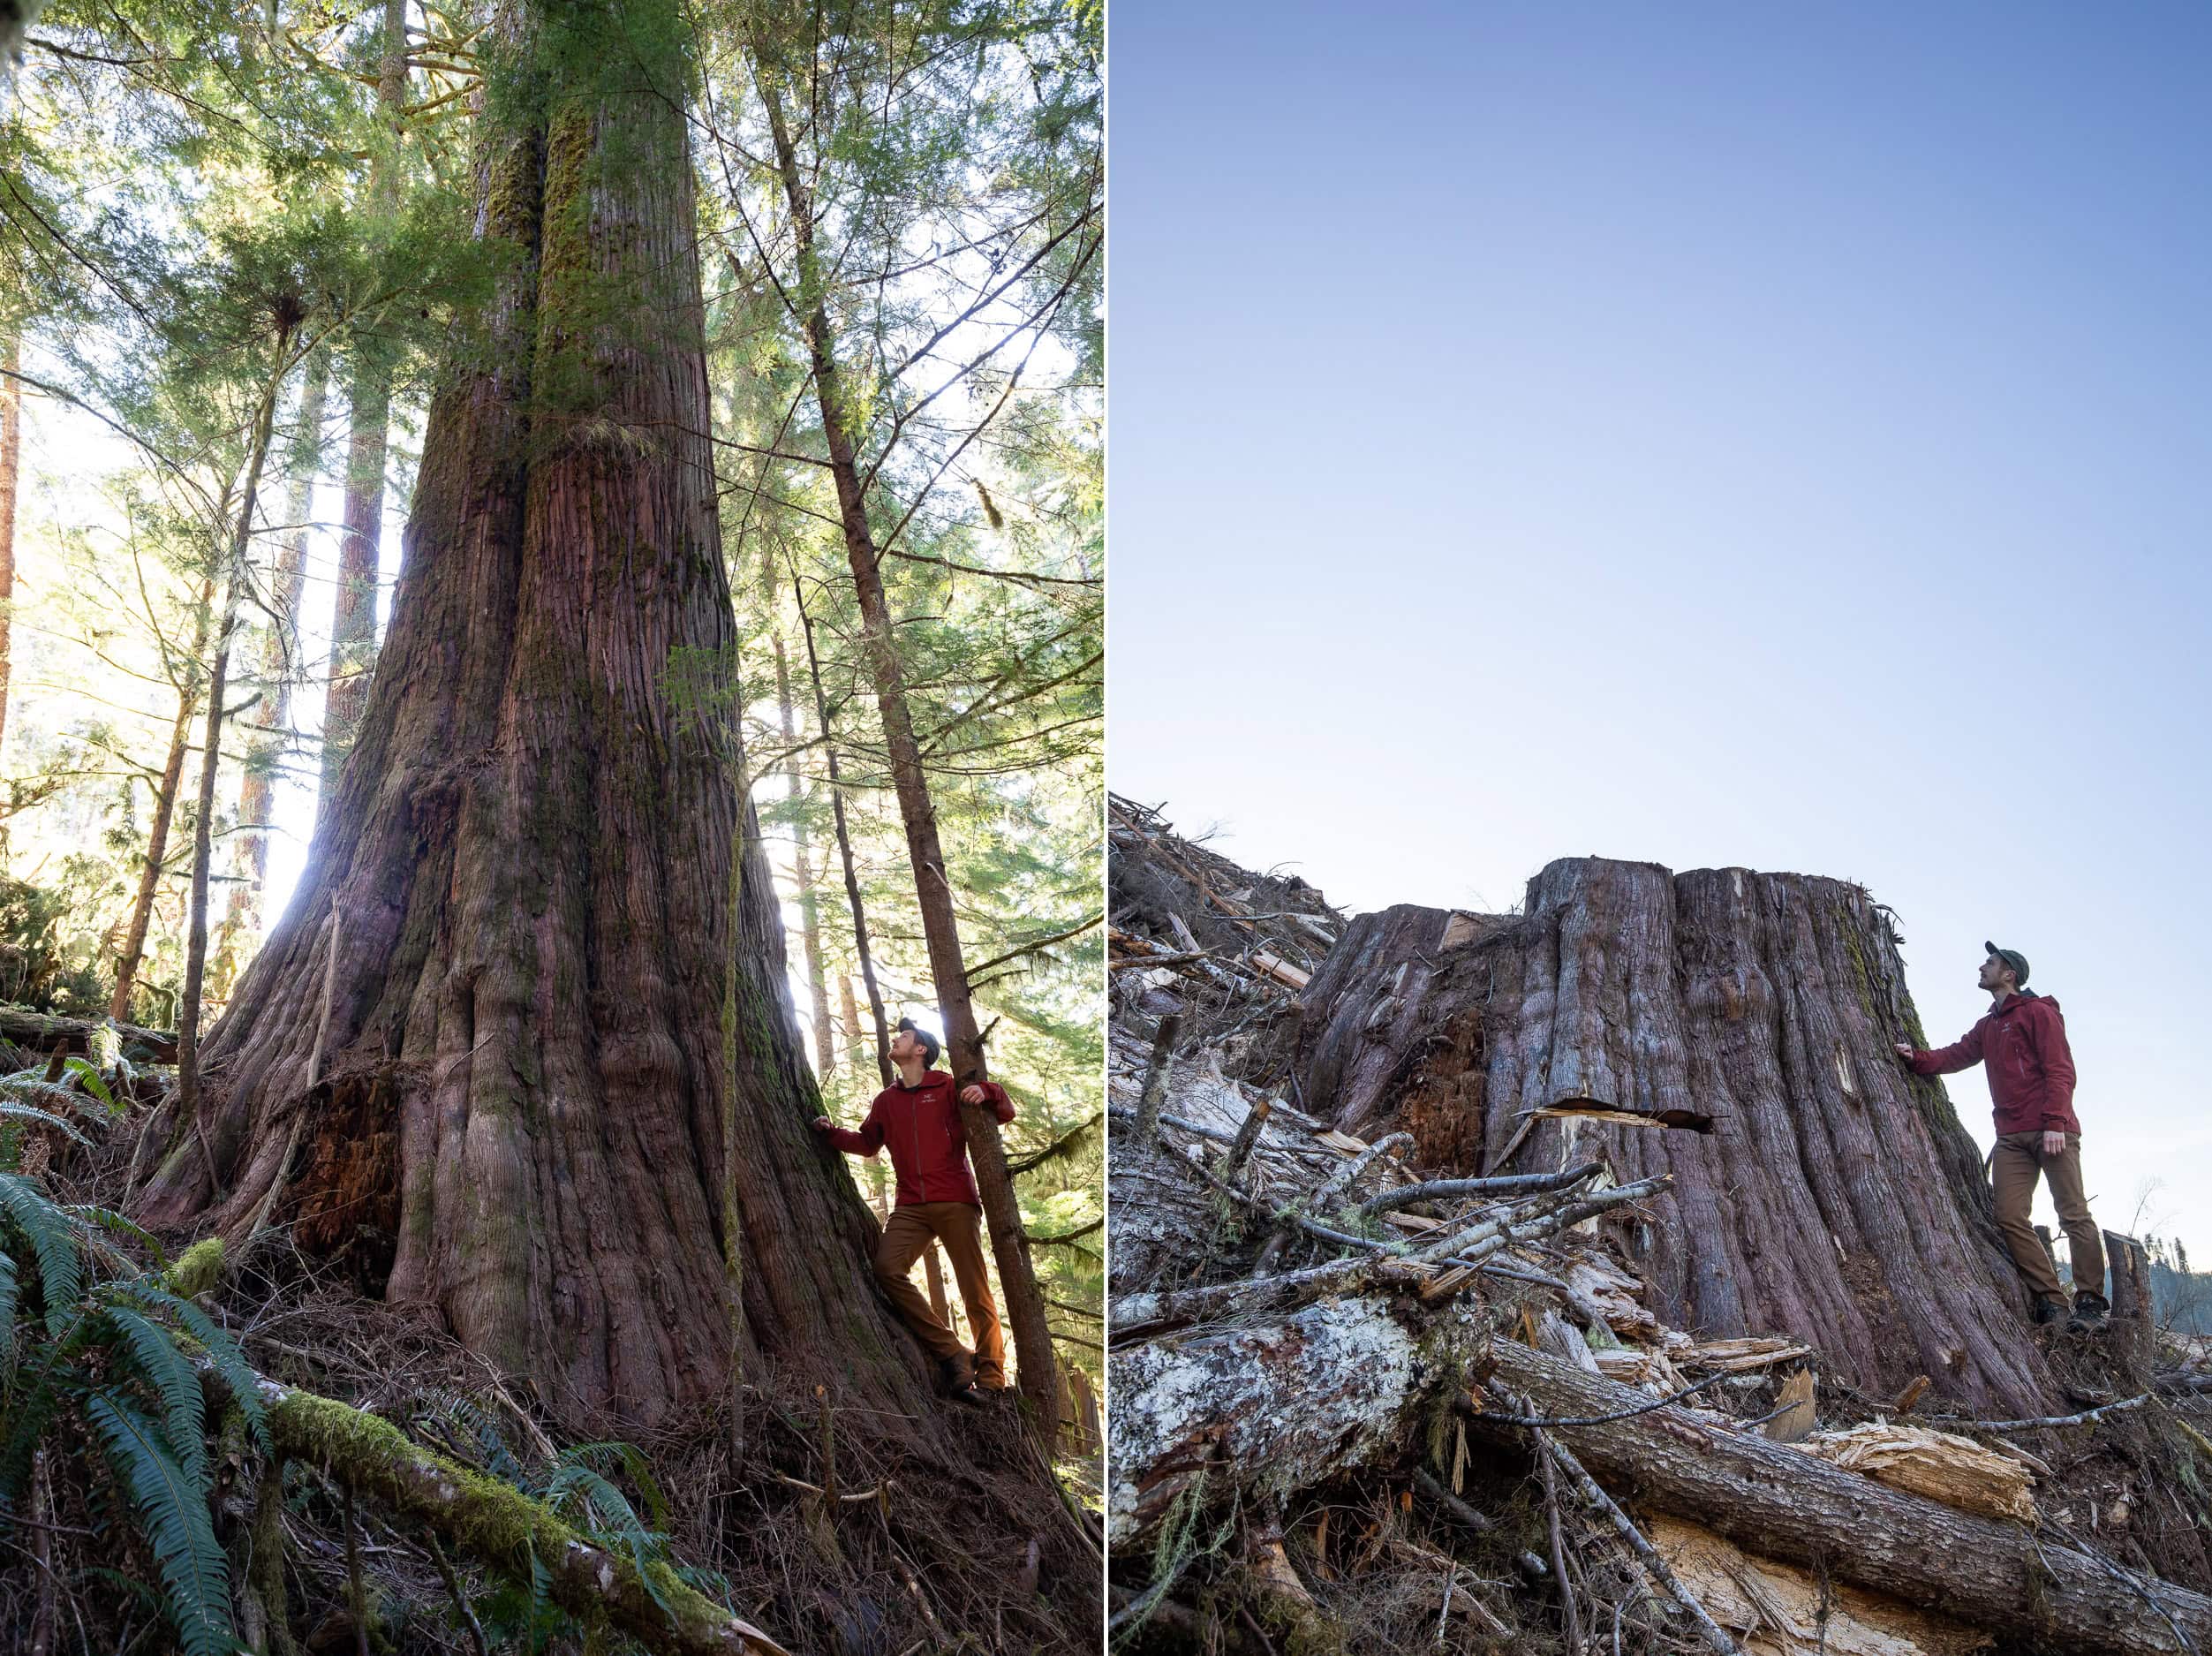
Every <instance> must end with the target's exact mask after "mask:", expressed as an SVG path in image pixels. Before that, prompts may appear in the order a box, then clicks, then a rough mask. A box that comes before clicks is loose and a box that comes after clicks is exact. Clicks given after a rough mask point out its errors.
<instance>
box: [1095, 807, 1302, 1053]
mask: <svg viewBox="0 0 2212 1656" xmlns="http://www.w3.org/2000/svg"><path fill="white" fill-rule="evenodd" d="M1106 808H1107V828H1108V843H1109V847H1110V858H1109V860H1108V863H1107V873H1106V886H1107V891H1106V896H1107V906H1108V908H1109V911H1110V912H1111V916H1112V919H1111V924H1110V926H1109V928H1108V930H1107V934H1106V940H1107V945H1108V949H1109V961H1108V972H1109V974H1110V979H1111V983H1112V988H1113V1003H1114V1007H1115V1008H1116V1009H1118V1010H1120V1011H1121V1012H1123V1013H1125V1014H1129V1015H1133V1016H1136V1017H1145V1018H1152V1017H1162V1016H1165V1015H1168V1014H1181V1015H1182V1017H1183V1018H1184V1025H1183V1032H1184V1034H1185V1036H1186V1037H1188V1038H1190V1039H1198V1038H1210V1039H1215V1040H1220V1041H1222V1042H1223V1043H1224V1044H1225V1046H1227V1047H1232V1048H1234V1049H1235V1050H1237V1051H1239V1052H1242V1051H1243V1050H1245V1049H1246V1048H1249V1047H1251V1046H1252V1045H1253V1044H1254V1042H1255V1040H1257V1039H1259V1038H1260V1037H1262V1036H1264V1035H1265V1033H1266V1032H1269V1031H1270V1030H1272V1028H1273V1026H1274V1025H1275V1024H1276V1022H1277V1020H1278V1019H1279V1018H1280V1017H1281V1016H1282V1015H1283V1014H1284V1013H1285V1012H1287V1010H1289V1009H1290V1006H1291V1002H1290V999H1289V996H1290V995H1291V994H1295V992H1296V991H1298V990H1301V989H1302V988H1304V987H1306V985H1307V983H1308V982H1309V981H1310V979H1311V978H1312V975H1313V972H1314V971H1315V969H1316V967H1317V966H1318V964H1320V961H1321V957H1322V956H1323V955H1325V953H1327V951H1328V949H1329V948H1330V947H1331V946H1332V944H1333V943H1334V942H1335V941H1336V940H1337V938H1338V937H1339V935H1340V934H1341V932H1342V930H1343V925H1344V917H1343V916H1342V915H1341V914H1340V913H1339V912H1337V911H1336V910H1334V909H1332V908H1331V907H1330V906H1329V903H1328V899H1327V898H1325V897H1324V896H1322V895H1321V893H1320V892H1319V891H1317V890H1316V889H1315V888H1313V887H1311V886H1310V885H1308V884H1307V883H1306V882H1305V881H1303V880H1302V879H1301V878H1299V877H1298V876H1297V875H1296V874H1288V873H1264V874H1262V873H1252V872H1251V871H1250V870H1249V869H1245V868H1240V867H1239V866H1237V865H1236V864H1234V863H1233V862H1231V861H1230V860H1229V859H1228V858H1226V857H1223V856H1222V855H1220V854H1219V852H1217V851H1209V850H1207V849H1206V848H1205V847H1204V845H1202V844H1199V843H1197V842H1196V841H1193V840H1187V839H1184V838H1182V837H1181V836H1180V835H1178V834H1176V833H1175V832H1174V829H1173V828H1170V827H1169V826H1168V825H1167V824H1166V821H1164V820H1162V819H1161V817H1160V815H1159V812H1158V810H1157V809H1155V808H1152V807H1149V806H1145V805H1138V804H1136V802H1134V801H1133V800H1129V799H1125V798H1121V796H1120V795H1119V794H1109V795H1107V797H1106Z"/></svg>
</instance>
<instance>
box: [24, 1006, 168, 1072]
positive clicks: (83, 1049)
mask: <svg viewBox="0 0 2212 1656" xmlns="http://www.w3.org/2000/svg"><path fill="white" fill-rule="evenodd" d="M103 1030H112V1031H114V1032H115V1033H116V1035H117V1038H118V1039H119V1040H121V1041H122V1043H123V1050H124V1053H125V1055H126V1056H128V1055H130V1054H131V1053H132V1050H133V1049H134V1048H135V1049H136V1050H137V1052H138V1054H139V1055H140V1057H141V1058H142V1059H143V1060H144V1061H146V1062H151V1063H175V1062H177V1032H176V1031H174V1030H168V1029H141V1028H140V1027H139V1026H138V1025H136V1024H111V1023H109V1021H108V1020H106V1019H105V1018H101V1019H98V1020H87V1019H85V1018H81V1017H58V1016H57V1015H56V1014H54V1013H51V1012H34V1011H32V1010H31V1009H30V1008H28V1007H25V1006H0V1040H5V1041H8V1042H10V1043H11V1044H12V1045H14V1046H18V1047H23V1048H24V1049H25V1050H26V1051H33V1050H35V1051H38V1052H42V1053H50V1052H52V1051H53V1050H54V1047H55V1045H56V1043H57V1042H58V1043H59V1044H60V1046H61V1048H62V1050H63V1051H64V1052H66V1053H72V1054H76V1055H80V1056H81V1055H84V1054H86V1053H88V1052H90V1051H91V1050H92V1044H93V1041H94V1039H95V1038H96V1037H97V1036H98V1035H99V1033H100V1032H102V1031H103Z"/></svg>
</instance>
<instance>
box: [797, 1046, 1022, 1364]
mask: <svg viewBox="0 0 2212 1656" xmlns="http://www.w3.org/2000/svg"><path fill="white" fill-rule="evenodd" d="M937 1051H938V1047H937V1037H936V1036H934V1035H932V1034H931V1033H930V1032H928V1031H927V1030H925V1029H922V1028H918V1027H917V1025H915V1022H914V1020H913V1019H912V1018H910V1017H902V1018H901V1019H900V1020H899V1031H898V1033H897V1034H895V1035H894V1036H893V1037H892V1038H891V1062H893V1063H895V1064H896V1065H897V1066H898V1069H899V1078H898V1080H897V1081H896V1082H895V1083H894V1084H893V1085H890V1086H887V1087H886V1088H884V1090H883V1091H882V1092H880V1093H877V1094H876V1096H875V1101H874V1102H873V1103H872V1104H871V1105H869V1107H868V1115H867V1119H866V1120H864V1121H863V1122H862V1123H860V1127H859V1130H857V1131H852V1130H848V1129H846V1128H842V1127H840V1126H838V1125H836V1124H835V1123H833V1122H832V1121H831V1120H830V1119H829V1117H828V1116H827V1115H818V1116H816V1117H815V1118H814V1130H815V1131H816V1132H818V1133H820V1134H822V1135H824V1136H825V1137H826V1138H828V1140H829V1141H830V1143H832V1144H834V1145H835V1146H837V1147H838V1148H839V1149H840V1150H842V1151H844V1152H845V1153H847V1154H848V1155H856V1156H872V1155H873V1154H875V1153H876V1152H877V1151H879V1150H880V1149H882V1148H883V1147H884V1146H890V1150H891V1168H892V1171H893V1172H894V1173H895V1174H897V1176H898V1191H897V1195H896V1199H895V1206H893V1208H892V1209H891V1217H890V1218H889V1219H888V1220H887V1221H884V1226H883V1239H882V1240H881V1241H880V1243H878V1244H876V1258H875V1272H876V1281H877V1282H880V1283H882V1284H883V1290H884V1292H885V1293H887V1294H888V1295H890V1296H891V1300H892V1303H893V1304H895V1305H896V1306H898V1308H899V1314H900V1315H901V1316H902V1317H903V1318H905V1319H906V1325H907V1327H910V1328H911V1329H913V1331H914V1334H915V1336H916V1337H917V1339H919V1340H920V1341H921V1342H922V1343H923V1344H924V1345H925V1346H926V1347H928V1348H929V1350H930V1354H931V1355H932V1356H933V1357H936V1358H937V1360H938V1363H939V1365H940V1366H941V1367H942V1369H943V1371H944V1375H945V1382H946V1385H947V1387H948V1388H950V1389H951V1391H952V1393H953V1395H955V1396H972V1395H973V1394H974V1392H975V1391H976V1389H977V1388H978V1387H980V1388H982V1389H984V1390H985V1391H1003V1390H1005V1389H1006V1337H1005V1335H1002V1334H1001V1333H1000V1329H999V1308H998V1307H997V1306H996V1305H994V1304H993V1303H992V1301H991V1283H990V1280H989V1279H988V1278H987V1277H986V1276H985V1274H984V1266H983V1237H982V1220H983V1199H982V1198H981V1197H980V1196H978V1194H977V1193H976V1181H975V1176H974V1175H973V1174H972V1173H970V1171H969V1169H968V1129H967V1126H966V1124H965V1123H963V1122H962V1121H961V1119H960V1103H959V1100H955V1098H954V1096H953V1078H952V1077H951V1076H949V1075H947V1073H946V1072H945V1071H944V1070H937V1069H932V1067H931V1066H932V1064H934V1063H935V1062H937ZM960 1098H961V1099H964V1100H967V1101H968V1102H969V1103H970V1104H989V1105H990V1106H991V1107H992V1108H993V1109H994V1110H995V1111H996V1112H997V1113H998V1117H999V1124H1000V1126H1004V1125H1005V1124H1006V1123H1008V1122H1010V1121H1012V1120H1013V1119H1014V1101H1013V1100H1011V1099H1009V1098H1008V1097H1007V1095H1006V1089H1005V1088H1004V1087H1002V1086H1000V1085H999V1084H998V1083H997V1082H995V1081H983V1082H978V1083H976V1084H974V1085H970V1086H967V1087H964V1088H963V1089H962V1090H961V1093H960ZM932 1237H935V1238H936V1239H937V1240H938V1241H940V1242H942V1243H943V1244H945V1252H946V1254H947V1257H948V1258H950V1259H951V1260H952V1262H953V1275H954V1277H955V1279H956V1280H957V1281H958V1282H959V1283H960V1297H961V1302H962V1303H963V1304H965V1305H966V1306H967V1307H968V1320H969V1322H970V1324H971V1325H972V1326H973V1327H974V1328H975V1333H976V1350H975V1356H974V1357H972V1358H970V1356H969V1354H968V1351H967V1349H966V1348H965V1347H964V1346H963V1345H962V1344H961V1343H960V1339H959V1336H958V1335H955V1334H954V1333H953V1331H952V1330H951V1329H950V1328H947V1327H946V1326H945V1325H944V1324H943V1323H941V1322H940V1321H939V1320H937V1313H936V1312H934V1311H933V1310H932V1309H931V1307H930V1303H929V1301H928V1300H927V1299H925V1298H924V1297H923V1296H922V1292H921V1290H920V1289H917V1288H916V1287H915V1286H914V1284H913V1282H911V1281H910V1280H909V1279H908V1276H907V1273H908V1272H910V1271H911V1270H912V1269H913V1268H914V1261H915V1260H917V1259H920V1258H921V1257H922V1252H923V1250H925V1248H927V1247H928V1246H929V1244H930V1239H931V1238H932Z"/></svg>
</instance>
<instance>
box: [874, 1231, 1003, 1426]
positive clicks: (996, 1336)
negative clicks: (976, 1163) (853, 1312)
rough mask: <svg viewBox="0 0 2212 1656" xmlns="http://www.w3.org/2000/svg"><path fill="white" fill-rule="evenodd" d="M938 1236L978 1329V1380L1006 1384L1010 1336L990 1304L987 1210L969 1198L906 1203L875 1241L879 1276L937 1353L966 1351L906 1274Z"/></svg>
mask: <svg viewBox="0 0 2212 1656" xmlns="http://www.w3.org/2000/svg"><path fill="white" fill-rule="evenodd" d="M932 1236H934V1237H935V1238H936V1239H937V1240H938V1241H940V1242H941V1243H943V1244H945V1252H946V1254H947V1257H948V1258H949V1259H951V1260H952V1262H953V1276H954V1279H955V1281H957V1282H959V1284H960V1298H961V1303H962V1304H964V1305H966V1306H967V1307H968V1320H969V1322H970V1323H971V1324H972V1325H973V1326H974V1327H975V1331H976V1379H977V1380H978V1381H979V1382H981V1383H982V1384H984V1385H985V1386H1003V1385H1005V1384H1006V1336H1005V1335H1002V1334H1000V1332H999V1308H998V1307H997V1306H996V1305H994V1304H992V1303H991V1282H990V1279H989V1278H988V1277H987V1276H985V1274H984V1269H983V1210H982V1209H981V1208H978V1207H970V1206H969V1205H968V1204H967V1203H965V1202H906V1203H902V1204H901V1205H900V1206H897V1207H895V1208H893V1209H892V1210H891V1217H890V1218H889V1219H887V1220H886V1221H884V1225H883V1240H882V1241H881V1242H880V1243H878V1244H876V1281H877V1282H880V1283H882V1284H883V1290H884V1292H885V1293H887V1294H888V1295H890V1296H891V1299H892V1302H893V1303H894V1304H896V1305H897V1306H898V1308H899V1314H900V1315H901V1316H902V1317H904V1318H905V1319H906V1326H907V1327H910V1328H911V1329H913V1330H914V1332H915V1335H917V1337H918V1338H919V1339H920V1340H921V1342H922V1343H923V1344H924V1345H925V1346H927V1347H928V1348H929V1349H930V1353H931V1355H932V1356H933V1357H961V1356H963V1355H965V1353H966V1350H967V1348H966V1347H964V1346H963V1345H962V1344H961V1343H960V1340H959V1337H958V1336H957V1335H955V1334H954V1333H953V1331H952V1330H951V1329H950V1328H947V1327H945V1325H944V1324H943V1323H941V1322H940V1321H938V1320H937V1313H936V1312H935V1311H933V1310H932V1309H931V1306H930V1303H929V1301H928V1299H927V1298H925V1297H924V1296H923V1293H922V1290H921V1289H917V1288H916V1287H915V1286H914V1284H913V1282H912V1281H911V1280H910V1279H909V1277H908V1275H907V1273H908V1272H910V1271H911V1270H912V1269H913V1268H914V1261H915V1260H917V1259H920V1258H921V1257H922V1253H923V1251H924V1250H925V1249H926V1248H927V1247H928V1246H929V1244H930V1238H931V1237H932Z"/></svg>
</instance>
